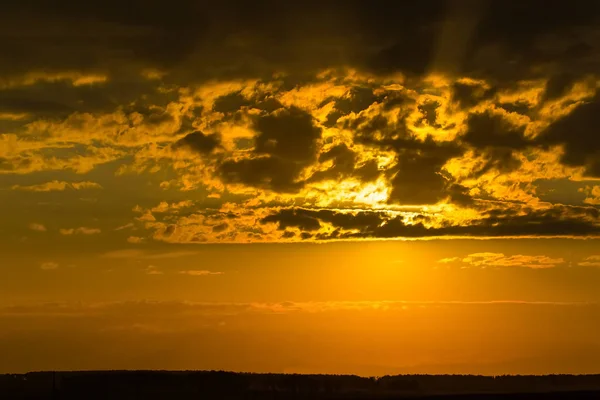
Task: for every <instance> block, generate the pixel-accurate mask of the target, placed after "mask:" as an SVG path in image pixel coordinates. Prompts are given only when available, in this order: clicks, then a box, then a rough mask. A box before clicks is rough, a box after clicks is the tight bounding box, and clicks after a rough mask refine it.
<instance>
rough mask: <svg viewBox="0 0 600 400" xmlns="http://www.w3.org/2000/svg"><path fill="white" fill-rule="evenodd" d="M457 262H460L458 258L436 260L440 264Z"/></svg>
mask: <svg viewBox="0 0 600 400" xmlns="http://www.w3.org/2000/svg"><path fill="white" fill-rule="evenodd" d="M457 261H460V257H446V258H442V259H440V260H438V262H439V263H442V264H450V263H453V262H457Z"/></svg>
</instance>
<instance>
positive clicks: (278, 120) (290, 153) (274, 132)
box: [254, 107, 321, 163]
mask: <svg viewBox="0 0 600 400" xmlns="http://www.w3.org/2000/svg"><path fill="white" fill-rule="evenodd" d="M254 129H256V131H257V133H258V134H257V135H256V138H255V148H254V151H255V152H256V153H258V154H268V155H271V156H275V157H280V158H283V159H286V160H289V161H295V162H300V163H306V162H310V161H312V160H314V159H315V157H316V151H317V139H319V138H320V137H321V128H319V127H317V126H315V125H314V121H313V117H312V116H311V115H310V114H309V113H307V112H305V111H303V110H301V109H299V108H297V107H291V108H289V109H280V110H277V111H275V112H274V113H272V114H268V115H265V116H262V117H260V118H258V120H257V121H256V122H255V124H254Z"/></svg>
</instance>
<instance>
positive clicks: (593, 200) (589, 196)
mask: <svg viewBox="0 0 600 400" xmlns="http://www.w3.org/2000/svg"><path fill="white" fill-rule="evenodd" d="M579 191H580V192H583V193H585V194H586V198H585V199H584V200H583V202H584V203H585V204H592V205H600V186H597V185H596V186H586V187H585V188H583V189H579Z"/></svg>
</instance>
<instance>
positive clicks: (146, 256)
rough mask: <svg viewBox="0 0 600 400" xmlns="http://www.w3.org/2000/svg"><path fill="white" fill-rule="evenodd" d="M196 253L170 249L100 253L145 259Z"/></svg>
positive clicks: (109, 255)
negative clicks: (165, 250) (167, 250)
mask: <svg viewBox="0 0 600 400" xmlns="http://www.w3.org/2000/svg"><path fill="white" fill-rule="evenodd" d="M196 254H198V252H197V251H170V252H158V253H157V252H150V251H146V250H139V249H122V250H113V251H109V252H106V253H104V254H102V255H101V257H103V258H139V259H145V260H158V259H164V258H178V257H187V256H193V255H196Z"/></svg>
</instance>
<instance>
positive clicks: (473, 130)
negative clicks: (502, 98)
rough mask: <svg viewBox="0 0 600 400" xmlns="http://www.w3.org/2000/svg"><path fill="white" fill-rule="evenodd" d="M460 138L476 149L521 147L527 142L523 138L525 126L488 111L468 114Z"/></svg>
mask: <svg viewBox="0 0 600 400" xmlns="http://www.w3.org/2000/svg"><path fill="white" fill-rule="evenodd" d="M462 140H463V141H464V142H466V143H467V144H469V145H471V146H473V147H475V148H477V149H485V148H492V147H502V148H509V149H523V148H525V147H526V146H527V145H528V144H529V142H528V141H527V139H526V138H525V126H516V125H514V124H512V123H511V122H510V121H508V120H507V119H506V118H504V117H503V116H502V115H500V114H495V113H492V112H489V111H488V112H484V113H480V114H471V115H470V116H469V119H468V121H467V132H466V133H465V135H464V136H463V137H462Z"/></svg>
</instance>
